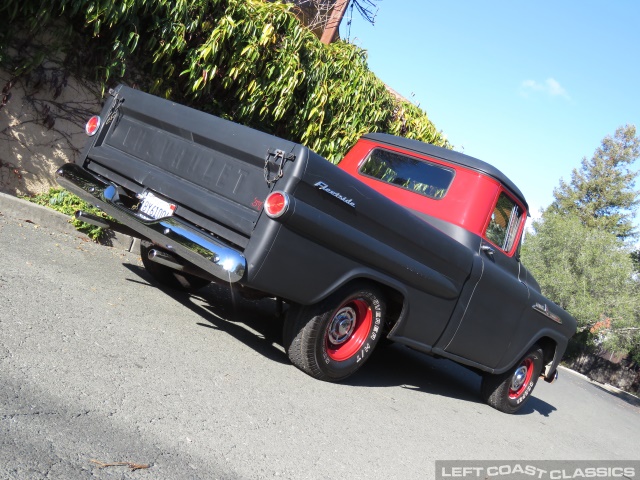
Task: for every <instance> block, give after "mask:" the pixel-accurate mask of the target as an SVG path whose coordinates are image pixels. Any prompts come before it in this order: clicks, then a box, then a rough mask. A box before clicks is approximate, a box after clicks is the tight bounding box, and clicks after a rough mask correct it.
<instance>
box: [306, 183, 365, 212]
mask: <svg viewBox="0 0 640 480" xmlns="http://www.w3.org/2000/svg"><path fill="white" fill-rule="evenodd" d="M314 187H318V188H319V189H320V190H322V191H323V192H326V193H328V194H329V195H332V196H334V197H336V198H337V199H338V200H340V201H341V202H344V203H346V204H347V205H349V206H350V207H353V208H356V204H355V202H354V201H353V199H351V198H347V197H345V196H344V195H342V194H340V193H339V192H336V191H335V190H331V189H330V188H329V185H327V184H326V183H324V182H316V184H315V185H314Z"/></svg>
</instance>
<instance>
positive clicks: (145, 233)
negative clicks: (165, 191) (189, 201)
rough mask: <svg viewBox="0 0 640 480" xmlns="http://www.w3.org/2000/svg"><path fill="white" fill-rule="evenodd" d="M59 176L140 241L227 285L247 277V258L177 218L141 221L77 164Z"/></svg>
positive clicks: (66, 167)
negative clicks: (142, 239)
mask: <svg viewBox="0 0 640 480" xmlns="http://www.w3.org/2000/svg"><path fill="white" fill-rule="evenodd" d="M56 174H57V180H58V183H59V184H60V185H61V186H62V187H64V188H66V189H67V190H69V191H70V192H72V193H74V194H76V195H77V196H79V197H80V198H82V199H83V200H85V201H87V202H89V203H91V204H92V205H95V206H96V207H98V208H99V209H100V210H102V211H104V212H105V213H107V214H108V215H110V216H112V217H113V218H115V219H116V220H117V221H119V222H120V223H122V224H123V225H125V226H126V227H128V228H129V229H131V230H133V231H134V232H137V233H139V235H140V237H142V238H145V239H148V240H150V241H152V242H154V243H156V244H158V245H160V246H162V247H164V248H166V249H167V250H169V251H171V252H173V253H174V254H175V255H176V256H178V257H181V258H183V259H185V260H186V261H187V262H189V263H192V264H194V265H196V266H197V267H199V268H201V269H203V270H205V271H206V272H208V273H210V274H211V275H213V276H215V277H217V278H219V279H221V280H224V281H226V282H238V281H240V280H241V279H242V277H243V276H244V273H245V270H246V260H245V258H244V256H243V255H242V254H241V253H240V252H238V251H237V250H235V249H234V248H232V247H230V246H228V245H225V244H223V243H222V242H220V241H219V240H217V239H216V238H214V237H212V236H210V235H208V234H207V233H206V232H204V231H202V230H200V229H198V228H197V227H196V226H195V225H192V224H190V223H188V222H185V221H184V220H182V219H180V218H178V217H166V218H163V219H160V220H153V221H148V220H146V219H144V218H142V217H141V216H140V215H139V214H137V213H136V212H134V211H133V210H130V209H129V208H127V207H126V206H125V205H124V204H123V203H122V202H121V201H120V195H119V188H118V187H117V186H116V185H114V184H111V183H107V182H105V181H104V180H102V179H100V178H98V177H96V176H95V175H93V174H91V173H90V172H88V171H87V170H85V169H83V168H81V167H80V166H78V165H76V164H75V163H67V164H65V165H63V166H62V167H60V168H59V169H58V171H57V172H56Z"/></svg>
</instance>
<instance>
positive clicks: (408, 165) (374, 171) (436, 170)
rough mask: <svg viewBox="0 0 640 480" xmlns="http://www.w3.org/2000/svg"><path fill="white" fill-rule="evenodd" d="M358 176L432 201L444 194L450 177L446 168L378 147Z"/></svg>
mask: <svg viewBox="0 0 640 480" xmlns="http://www.w3.org/2000/svg"><path fill="white" fill-rule="evenodd" d="M360 173H362V174H363V175H367V176H369V177H373V178H376V179H378V180H381V181H383V182H386V183H389V184H391V185H395V186H398V187H400V188H404V189H407V190H412V191H414V192H416V193H419V194H420V195H424V196H425V197H429V198H434V199H436V200H439V199H441V198H443V197H444V196H445V195H446V193H447V190H449V186H450V185H451V182H452V181H453V177H454V171H453V170H451V169H449V168H445V167H442V166H440V165H437V164H435V163H431V162H427V161H425V160H422V159H420V158H415V157H410V156H408V155H402V154H399V153H396V152H391V151H389V150H382V149H379V148H377V149H375V150H373V151H372V152H371V154H369V157H368V158H367V159H366V160H365V162H364V163H363V164H362V166H361V167H360Z"/></svg>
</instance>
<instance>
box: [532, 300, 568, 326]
mask: <svg viewBox="0 0 640 480" xmlns="http://www.w3.org/2000/svg"><path fill="white" fill-rule="evenodd" d="M531 308H533V309H534V310H535V311H536V312H538V313H541V314H542V315H544V316H545V317H547V318H549V319H551V320H553V321H554V322H556V323H559V324H560V325H562V319H561V318H560V317H559V316H557V315H556V314H555V313H553V312H551V311H550V310H549V307H548V306H547V304H546V303H545V304H544V305H542V304H541V303H536V304H535V305H533V306H532V307H531Z"/></svg>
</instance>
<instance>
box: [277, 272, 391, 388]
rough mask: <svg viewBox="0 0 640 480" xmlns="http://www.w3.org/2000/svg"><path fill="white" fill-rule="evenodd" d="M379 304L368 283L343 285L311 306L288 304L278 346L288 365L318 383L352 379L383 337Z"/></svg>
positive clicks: (374, 288)
mask: <svg viewBox="0 0 640 480" xmlns="http://www.w3.org/2000/svg"><path fill="white" fill-rule="evenodd" d="M384 315H385V303H384V300H383V296H382V292H381V291H380V289H379V288H378V287H377V286H376V285H374V284H371V283H368V282H354V283H352V284H348V285H345V286H344V287H342V288H340V289H338V290H337V291H336V292H334V293H332V294H331V295H329V296H328V297H327V298H325V299H324V300H321V301H320V302H318V303H316V304H314V305H292V306H291V307H290V308H289V310H288V311H287V316H286V317H285V324H284V331H283V340H284V341H283V344H284V347H285V349H286V351H287V355H289V359H290V360H291V362H292V363H293V364H294V365H295V366H296V367H298V368H299V369H300V370H302V371H303V372H305V373H307V374H309V375H311V376H312V377H314V378H317V379H320V380H327V381H330V382H337V381H339V380H343V379H345V378H347V377H348V376H349V375H352V374H353V373H354V372H355V371H356V370H358V369H359V368H360V367H361V366H362V365H363V364H364V363H365V361H366V360H367V359H368V358H369V357H370V356H371V353H372V352H373V349H374V348H375V346H376V345H377V344H378V342H379V341H380V338H381V337H382V336H383V333H382V331H383V325H384Z"/></svg>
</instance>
